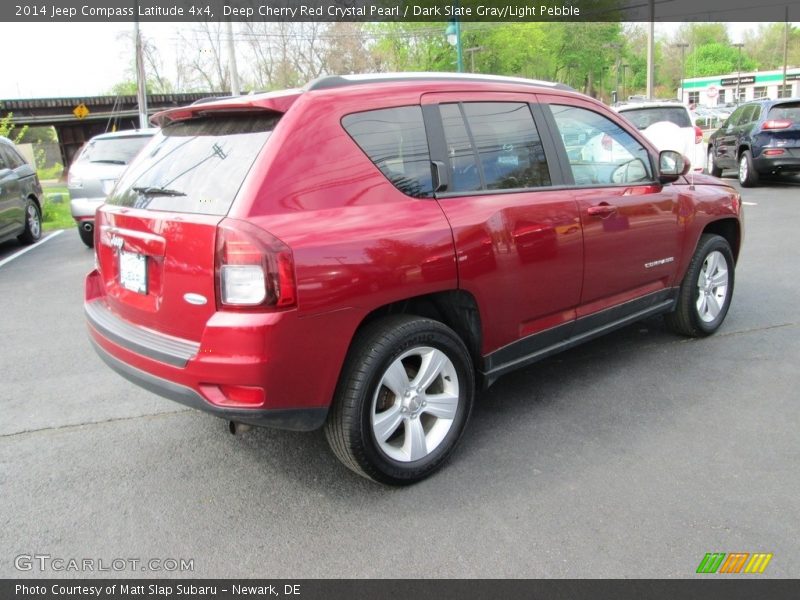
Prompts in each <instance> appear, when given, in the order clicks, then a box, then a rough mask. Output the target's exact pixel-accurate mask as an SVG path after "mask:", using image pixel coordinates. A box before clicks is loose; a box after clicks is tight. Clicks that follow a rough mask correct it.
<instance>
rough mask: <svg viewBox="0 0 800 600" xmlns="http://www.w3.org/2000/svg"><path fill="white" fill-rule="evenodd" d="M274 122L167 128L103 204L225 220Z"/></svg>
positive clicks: (255, 119) (222, 119) (221, 121)
mask: <svg viewBox="0 0 800 600" xmlns="http://www.w3.org/2000/svg"><path fill="white" fill-rule="evenodd" d="M279 118H280V116H279V115H275V114H273V113H270V114H267V115H248V116H242V115H236V116H232V115H228V116H218V117H213V116H209V117H204V118H198V119H190V120H187V121H178V122H175V123H172V124H170V125H167V126H166V127H164V128H163V129H161V131H160V132H159V133H157V134H156V135H155V138H154V139H153V142H152V144H151V145H149V146H147V148H146V149H145V150H144V151H143V152H142V153H141V154H140V155H139V156H138V157H137V158H136V159H135V160H134V162H133V164H132V165H131V166H130V168H129V169H128V170H127V171H126V172H125V174H124V175H123V176H122V179H120V182H119V184H118V185H117V187H116V188H115V190H114V193H113V194H112V195H111V196H110V197H109V198H108V199H107V201H106V202H107V203H108V204H116V205H118V206H128V207H131V208H147V209H150V210H165V211H173V212H183V213H195V214H206V215H225V214H227V213H228V210H230V207H231V204H233V200H234V198H235V197H236V194H237V193H238V191H239V188H240V187H241V185H242V182H244V178H245V177H246V176H247V173H248V172H249V171H250V168H251V167H252V166H253V163H254V162H255V159H256V156H258V153H259V152H260V151H261V148H263V146H264V144H265V143H266V141H267V139H268V138H269V136H270V134H271V133H272V131H273V129H274V128H275V125H276V124H277V122H278V119H279Z"/></svg>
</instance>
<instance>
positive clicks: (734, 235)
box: [698, 218, 742, 262]
mask: <svg viewBox="0 0 800 600" xmlns="http://www.w3.org/2000/svg"><path fill="white" fill-rule="evenodd" d="M704 233H713V234H716V235H718V236H721V237H723V238H725V240H726V241H727V242H728V244H730V247H731V250H732V251H733V259H734V260H735V261H737V262H738V260H739V249H740V248H741V245H742V228H741V225H740V223H739V221H738V220H737V219H735V218H727V219H719V220H717V221H711V222H710V223H709V224H707V225H706V226H705V227H704V228H703V231H701V232H700V235H701V236H702V235H703V234H704ZM698 239H699V238H698Z"/></svg>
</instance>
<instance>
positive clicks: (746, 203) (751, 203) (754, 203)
mask: <svg viewBox="0 0 800 600" xmlns="http://www.w3.org/2000/svg"><path fill="white" fill-rule="evenodd" d="M742 204H744V205H745V206H758V202H742Z"/></svg>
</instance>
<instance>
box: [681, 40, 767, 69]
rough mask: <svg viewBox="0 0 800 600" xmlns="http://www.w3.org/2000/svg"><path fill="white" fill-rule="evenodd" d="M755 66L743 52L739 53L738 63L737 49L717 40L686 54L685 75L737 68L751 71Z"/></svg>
mask: <svg viewBox="0 0 800 600" xmlns="http://www.w3.org/2000/svg"><path fill="white" fill-rule="evenodd" d="M755 67H756V63H755V61H754V60H753V59H751V58H750V57H749V56H747V55H746V54H745V52H742V53H741V65H739V49H738V48H734V47H733V46H729V45H726V44H721V43H718V42H709V43H707V44H703V45H702V46H699V47H698V48H697V49H696V50H694V51H693V52H691V53H689V54H687V55H686V77H703V76H706V75H719V74H724V73H734V72H736V71H737V70H741V71H751V70H753V69H755Z"/></svg>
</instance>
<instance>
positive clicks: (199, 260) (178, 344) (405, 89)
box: [85, 74, 742, 484]
mask: <svg viewBox="0 0 800 600" xmlns="http://www.w3.org/2000/svg"><path fill="white" fill-rule="evenodd" d="M154 120H155V121H156V122H157V124H158V125H159V126H161V130H160V132H159V133H157V134H156V135H155V137H154V138H153V140H152V141H151V142H150V143H149V145H148V146H146V147H145V149H144V150H143V151H142V152H141V154H139V156H138V158H137V159H136V160H135V161H134V162H133V163H132V165H131V166H130V168H129V169H128V170H127V171H126V173H125V174H124V175H123V176H122V178H121V179H120V181H119V183H118V185H117V186H116V188H115V190H114V192H113V194H112V195H111V196H110V197H109V198H108V201H107V203H106V204H105V205H104V206H103V207H102V208H100V209H99V210H98V212H97V218H96V229H95V248H96V254H97V268H96V269H95V270H94V271H92V272H91V273H90V274H89V275H88V276H87V279H86V299H85V312H86V317H87V320H88V326H89V333H90V336H91V340H92V342H93V343H94V346H95V348H96V349H97V351H98V353H99V354H100V356H101V357H102V358H103V360H105V362H106V363H108V364H109V366H111V367H112V368H113V369H115V370H117V371H118V372H119V373H120V374H122V375H123V376H125V377H127V378H128V379H130V380H131V381H133V382H135V383H137V384H139V385H140V386H142V387H144V388H146V389H148V390H150V391H152V392H155V393H157V394H161V395H163V396H166V397H167V398H171V399H172V400H176V401H178V402H181V403H183V404H186V405H189V406H192V407H195V408H199V409H202V410H205V411H207V412H210V413H212V414H215V415H217V416H219V417H222V418H224V419H227V420H229V421H231V422H232V423H233V424H250V425H265V426H273V427H279V428H286V429H294V430H312V429H315V428H319V427H324V428H325V433H326V435H327V438H328V440H329V442H330V445H331V447H332V448H333V451H334V453H335V454H336V455H337V457H338V458H339V459H341V461H342V462H343V463H344V464H345V465H347V466H348V467H349V468H351V469H352V470H354V471H355V472H357V473H359V474H361V475H364V476H367V477H370V478H372V479H374V480H377V481H380V482H384V483H389V484H408V483H412V482H415V481H418V480H420V479H422V478H423V477H426V476H427V475H429V474H430V473H432V472H433V471H434V470H436V469H437V468H438V467H439V466H440V465H441V464H442V463H443V462H444V461H445V459H446V458H447V456H448V455H449V454H450V452H451V451H452V450H453V448H454V446H455V445H456V443H457V441H458V439H459V438H460V437H461V435H462V433H463V431H464V428H465V426H466V424H467V421H468V419H469V415H470V411H471V408H472V403H473V398H474V395H475V390H476V388H479V387H481V386H484V387H485V386H487V385H489V384H491V383H492V382H493V381H494V380H495V379H497V378H498V377H499V376H501V375H503V374H504V373H507V372H509V371H511V370H512V369H516V368H518V367H522V366H525V365H528V364H530V363H532V362H534V361H536V360H539V359H541V358H543V357H546V356H549V355H551V354H553V353H556V352H559V351H561V350H564V349H567V348H570V347H572V346H575V345H576V344H579V343H581V342H583V341H586V340H588V339H591V338H594V337H596V336H598V335H601V334H603V333H605V332H608V331H610V330H613V329H615V328H618V327H622V326H624V325H627V324H629V323H632V322H634V321H636V320H638V319H642V318H644V317H648V316H651V315H656V314H664V315H665V318H666V320H667V322H668V323H669V325H670V326H672V327H673V328H674V329H675V330H677V331H678V332H680V333H682V334H685V335H691V336H704V335H708V334H711V333H713V332H714V331H716V330H717V329H718V328H719V326H720V325H721V324H722V321H723V320H724V319H725V315H726V313H727V311H728V307H729V306H730V302H731V296H732V294H733V284H734V267H735V262H736V259H737V256H738V253H739V249H740V246H741V241H742V224H741V217H742V215H741V203H740V197H739V194H738V193H737V192H736V191H735V190H733V189H732V188H731V187H729V186H728V185H726V184H725V183H723V182H721V181H719V180H718V179H715V178H713V177H710V176H705V175H699V174H698V175H693V176H692V177H693V179H692V180H691V181H689V180H688V179H687V177H686V176H685V174H686V172H687V171H688V169H689V163H688V161H687V160H686V159H685V158H684V157H683V156H681V155H680V154H678V153H677V152H674V151H663V152H661V153H660V154H659V153H658V152H657V151H656V150H655V148H654V147H653V146H652V145H651V144H650V143H649V142H648V141H647V140H646V139H645V138H644V137H642V135H641V134H640V133H639V132H638V131H637V130H636V128H635V127H633V126H632V125H631V124H630V123H628V122H627V121H626V120H624V119H623V118H621V117H620V116H618V115H617V114H615V113H614V112H613V111H611V110H610V109H608V108H607V107H606V106H604V105H603V104H601V103H600V102H597V101H595V100H592V99H591V98H588V97H587V96H584V95H582V94H579V93H576V92H574V91H572V90H570V88H567V87H566V86H563V85H559V84H552V83H547V82H537V81H530V80H524V79H514V78H503V77H491V76H466V75H447V74H397V75H361V76H345V77H325V78H322V79H318V80H316V81H314V82H312V83H310V84H309V85H307V86H306V87H305V88H303V89H301V90H289V91H282V92H278V93H269V94H261V95H252V96H246V97H235V98H231V99H225V100H214V101H211V102H208V103H203V104H196V105H193V106H189V107H186V108H177V109H172V110H168V111H166V112H162V113H160V114H159V115H157V116H156V117H155V118H154Z"/></svg>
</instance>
